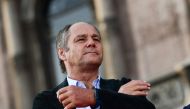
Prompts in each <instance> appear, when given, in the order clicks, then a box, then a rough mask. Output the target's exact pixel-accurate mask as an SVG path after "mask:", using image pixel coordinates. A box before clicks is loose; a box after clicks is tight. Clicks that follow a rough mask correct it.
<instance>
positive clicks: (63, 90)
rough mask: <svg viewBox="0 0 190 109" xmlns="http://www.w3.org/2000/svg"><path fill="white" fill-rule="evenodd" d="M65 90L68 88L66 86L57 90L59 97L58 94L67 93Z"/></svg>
mask: <svg viewBox="0 0 190 109" xmlns="http://www.w3.org/2000/svg"><path fill="white" fill-rule="evenodd" d="M65 92H67V88H66V87H65V88H61V89H59V90H58V91H57V92H56V94H57V98H58V96H59V95H60V94H62V93H65Z"/></svg>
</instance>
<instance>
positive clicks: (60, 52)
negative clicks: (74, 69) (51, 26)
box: [57, 48, 66, 61]
mask: <svg viewBox="0 0 190 109" xmlns="http://www.w3.org/2000/svg"><path fill="white" fill-rule="evenodd" d="M57 54H58V57H59V59H61V60H63V61H65V60H66V56H65V49H64V48H59V49H58V50H57Z"/></svg>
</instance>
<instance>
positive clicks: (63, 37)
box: [56, 24, 72, 72]
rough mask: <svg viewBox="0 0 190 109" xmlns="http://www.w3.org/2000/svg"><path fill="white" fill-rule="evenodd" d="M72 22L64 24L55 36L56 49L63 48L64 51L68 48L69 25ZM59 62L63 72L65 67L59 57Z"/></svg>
mask: <svg viewBox="0 0 190 109" xmlns="http://www.w3.org/2000/svg"><path fill="white" fill-rule="evenodd" d="M71 26H72V24H69V25H66V26H65V27H64V28H63V29H61V30H60V31H59V33H58V35H57V37H56V49H57V50H58V49H59V48H64V49H65V50H66V51H68V50H69V48H68V46H67V43H68V40H69V37H70V31H69V29H70V27H71ZM58 59H59V58H58ZM59 64H60V66H61V69H62V71H63V72H64V71H65V70H66V69H65V64H64V62H63V60H61V59H59Z"/></svg>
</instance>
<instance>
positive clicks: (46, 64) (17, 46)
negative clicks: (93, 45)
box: [0, 0, 190, 109]
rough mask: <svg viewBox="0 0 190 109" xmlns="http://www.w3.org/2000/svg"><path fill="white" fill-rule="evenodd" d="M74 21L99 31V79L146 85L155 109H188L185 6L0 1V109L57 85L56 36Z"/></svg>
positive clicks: (145, 0)
mask: <svg viewBox="0 0 190 109" xmlns="http://www.w3.org/2000/svg"><path fill="white" fill-rule="evenodd" d="M78 21H85V22H88V23H91V24H94V25H96V26H97V27H98V29H99V30H100V32H101V35H102V39H103V45H104V61H103V64H102V65H101V67H100V72H101V75H102V77H104V78H116V79H120V78H121V77H127V78H132V79H142V80H145V81H148V82H150V83H151V84H152V89H151V91H150V94H149V96H148V99H149V100H151V101H152V102H153V103H154V104H155V105H156V107H157V109H182V107H183V106H184V105H187V104H189V103H190V0H0V109H31V108H32V102H33V98H34V96H35V95H36V94H37V93H38V92H40V91H42V90H46V89H49V88H52V87H55V86H56V85H58V84H59V83H60V82H62V81H63V79H64V78H65V74H63V73H62V72H61V70H60V66H59V62H58V59H57V55H56V49H55V37H56V35H57V32H58V31H59V30H60V29H61V28H63V26H65V25H66V24H70V23H74V22H78Z"/></svg>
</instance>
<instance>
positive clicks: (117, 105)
mask: <svg viewBox="0 0 190 109" xmlns="http://www.w3.org/2000/svg"><path fill="white" fill-rule="evenodd" d="M129 81H130V79H126V78H122V79H121V80H114V79H109V80H105V79H100V89H96V93H97V96H96V97H97V98H96V100H97V101H98V102H99V104H100V108H101V109H155V106H154V105H153V104H152V103H151V102H150V101H148V100H147V99H146V97H145V96H132V95H127V94H122V93H118V90H119V88H120V86H121V85H123V84H125V83H127V82H129ZM65 86H68V83H67V80H66V79H65V81H63V82H62V83H61V84H60V85H58V86H57V87H55V88H53V89H51V90H48V91H43V92H41V93H39V94H38V95H37V96H36V97H35V99H34V103H33V109H64V107H63V105H62V104H61V103H60V102H59V101H58V99H57V97H56V92H57V91H58V90H59V89H60V88H62V87H65Z"/></svg>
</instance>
